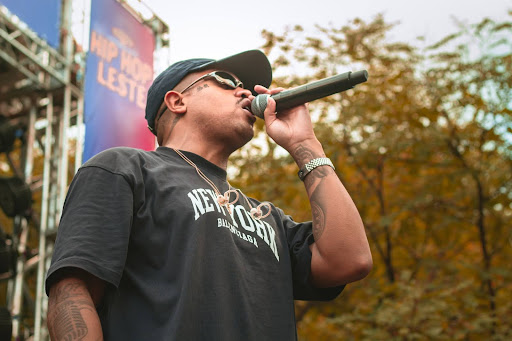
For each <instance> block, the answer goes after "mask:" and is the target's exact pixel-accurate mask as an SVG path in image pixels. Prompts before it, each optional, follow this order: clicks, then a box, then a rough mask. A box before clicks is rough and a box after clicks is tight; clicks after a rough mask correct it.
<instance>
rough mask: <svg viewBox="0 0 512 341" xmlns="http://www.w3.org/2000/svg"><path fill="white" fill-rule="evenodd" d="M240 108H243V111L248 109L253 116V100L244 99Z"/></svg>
mask: <svg viewBox="0 0 512 341" xmlns="http://www.w3.org/2000/svg"><path fill="white" fill-rule="evenodd" d="M240 106H241V107H242V109H246V110H248V111H249V112H250V113H251V114H252V112H251V100H250V99H249V98H244V99H243V100H241V101H240Z"/></svg>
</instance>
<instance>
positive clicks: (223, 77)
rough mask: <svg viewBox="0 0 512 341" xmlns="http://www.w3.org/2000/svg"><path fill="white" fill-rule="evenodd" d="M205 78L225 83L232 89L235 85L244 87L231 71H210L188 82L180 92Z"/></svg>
mask: <svg viewBox="0 0 512 341" xmlns="http://www.w3.org/2000/svg"><path fill="white" fill-rule="evenodd" d="M206 78H213V79H215V80H216V81H217V83H219V84H222V85H226V86H228V87H230V88H232V89H236V88H237V87H241V88H243V87H244V83H242V82H241V81H240V80H239V79H238V78H236V77H235V75H233V74H232V73H229V72H227V71H213V72H210V73H207V74H206V75H202V76H201V77H199V78H198V79H196V80H195V81H193V82H192V83H190V84H189V85H188V86H187V87H186V88H185V89H183V90H182V91H181V93H184V92H185V91H187V90H188V89H190V88H191V87H192V85H194V84H196V83H197V82H199V81H201V80H203V79H206Z"/></svg>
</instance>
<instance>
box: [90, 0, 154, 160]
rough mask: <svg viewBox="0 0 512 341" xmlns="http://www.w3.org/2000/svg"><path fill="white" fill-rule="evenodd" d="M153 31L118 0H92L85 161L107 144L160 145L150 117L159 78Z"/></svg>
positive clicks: (152, 147)
mask: <svg viewBox="0 0 512 341" xmlns="http://www.w3.org/2000/svg"><path fill="white" fill-rule="evenodd" d="M154 48H155V38H154V35H153V33H152V31H151V30H150V29H149V28H148V27H147V26H144V25H143V24H141V23H140V22H139V21H137V20H136V19H135V18H134V17H133V16H132V15H131V14H130V13H129V12H128V11H127V10H126V9H125V8H124V7H123V6H122V5H121V4H119V3H118V2H117V1H115V0H92V2H91V34H90V43H89V53H88V56H87V61H86V71H85V94H84V109H85V111H84V119H85V144H84V154H83V161H84V162H85V161H87V160H88V159H89V158H91V157H92V156H94V155H95V154H97V153H99V152H100V151H102V150H105V149H108V148H111V147H116V146H127V147H134V148H140V149H145V150H153V149H154V148H155V137H154V135H153V134H152V133H151V132H150V131H149V130H148V128H147V122H146V120H145V118H144V115H145V113H144V108H145V106H146V94H147V90H148V88H149V86H150V85H151V82H152V80H153V51H154Z"/></svg>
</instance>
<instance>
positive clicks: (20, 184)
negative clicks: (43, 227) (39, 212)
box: [0, 177, 32, 218]
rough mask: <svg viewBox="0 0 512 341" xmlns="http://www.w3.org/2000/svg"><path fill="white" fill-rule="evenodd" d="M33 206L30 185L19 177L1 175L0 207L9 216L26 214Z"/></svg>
mask: <svg viewBox="0 0 512 341" xmlns="http://www.w3.org/2000/svg"><path fill="white" fill-rule="evenodd" d="M30 206H32V192H31V191H30V187H29V186H28V185H27V184H26V183H25V182H24V181H23V180H21V179H20V178H18V177H9V178H7V177H0V207H2V210H3V211H4V212H5V214H6V215H7V216H8V217H11V218H12V217H14V216H16V215H26V213H27V210H28V209H29V208H30Z"/></svg>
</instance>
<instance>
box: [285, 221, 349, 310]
mask: <svg viewBox="0 0 512 341" xmlns="http://www.w3.org/2000/svg"><path fill="white" fill-rule="evenodd" d="M280 213H281V214H282V217H283V224H284V228H285V231H286V236H287V239H288V246H289V250H290V258H291V263H292V276H293V298H294V299H296V300H305V301H329V300H332V299H334V298H336V297H337V296H338V295H339V294H340V293H341V292H342V291H343V289H344V288H345V285H340V286H337V287H332V288H317V287H315V286H313V284H311V281H310V276H311V249H310V248H309V246H310V245H311V244H313V243H314V242H315V239H314V237H313V232H312V226H313V223H312V222H304V223H297V222H295V221H293V219H292V218H291V217H290V216H286V215H284V213H282V211H281V212H280Z"/></svg>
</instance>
